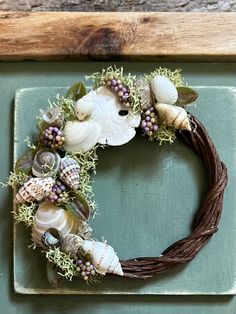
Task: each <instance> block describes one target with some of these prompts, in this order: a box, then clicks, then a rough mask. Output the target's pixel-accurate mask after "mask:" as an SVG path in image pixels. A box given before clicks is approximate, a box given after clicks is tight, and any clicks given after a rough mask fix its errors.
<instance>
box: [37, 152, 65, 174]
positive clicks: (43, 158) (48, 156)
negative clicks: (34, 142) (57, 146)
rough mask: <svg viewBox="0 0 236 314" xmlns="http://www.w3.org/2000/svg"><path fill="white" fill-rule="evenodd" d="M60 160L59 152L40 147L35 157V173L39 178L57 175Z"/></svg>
mask: <svg viewBox="0 0 236 314" xmlns="http://www.w3.org/2000/svg"><path fill="white" fill-rule="evenodd" d="M60 160H61V158H60V156H59V154H58V153H57V152H55V151H52V150H49V149H47V148H44V149H40V150H39V151H38V152H37V153H36V155H35V157H34V161H33V166H32V173H33V175H34V176H36V177H39V178H45V177H51V176H53V175H55V174H56V173H57V172H58V170H59V166H60Z"/></svg>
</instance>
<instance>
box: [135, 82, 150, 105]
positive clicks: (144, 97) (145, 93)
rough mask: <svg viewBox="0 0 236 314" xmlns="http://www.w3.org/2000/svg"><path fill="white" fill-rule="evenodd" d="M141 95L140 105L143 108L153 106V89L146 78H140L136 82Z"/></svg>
mask: <svg viewBox="0 0 236 314" xmlns="http://www.w3.org/2000/svg"><path fill="white" fill-rule="evenodd" d="M136 85H137V88H138V92H139V96H140V105H141V108H142V110H147V109H148V108H150V107H151V106H152V103H151V102H152V98H151V90H150V86H149V84H148V83H147V82H145V80H143V79H140V80H138V81H137V82H136Z"/></svg>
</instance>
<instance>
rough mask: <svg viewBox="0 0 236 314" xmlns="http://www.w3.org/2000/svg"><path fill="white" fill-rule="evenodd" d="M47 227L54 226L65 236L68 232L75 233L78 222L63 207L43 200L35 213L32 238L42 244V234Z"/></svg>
mask: <svg viewBox="0 0 236 314" xmlns="http://www.w3.org/2000/svg"><path fill="white" fill-rule="evenodd" d="M49 228H55V229H57V230H58V231H60V232H61V234H62V236H65V235H66V234H68V233H76V231H77V228H78V223H77V221H76V220H75V219H74V218H73V217H72V216H71V214H70V213H69V212H67V211H66V210H65V209H64V208H62V207H57V206H55V205H54V204H52V203H50V202H49V201H45V202H43V203H41V204H40V205H39V207H38V209H37V211H36V213H35V216H34V224H33V227H32V240H33V241H34V242H35V243H36V244H38V245H40V246H42V242H41V238H42V235H43V234H44V233H45V231H46V230H47V229H49Z"/></svg>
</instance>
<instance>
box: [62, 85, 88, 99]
mask: <svg viewBox="0 0 236 314" xmlns="http://www.w3.org/2000/svg"><path fill="white" fill-rule="evenodd" d="M86 94H87V90H86V87H85V85H84V83H83V82H78V83H75V84H73V85H72V86H71V87H70V88H69V89H68V91H67V93H66V96H65V98H69V99H72V100H74V101H76V100H78V99H80V98H82V97H83V96H85V95H86Z"/></svg>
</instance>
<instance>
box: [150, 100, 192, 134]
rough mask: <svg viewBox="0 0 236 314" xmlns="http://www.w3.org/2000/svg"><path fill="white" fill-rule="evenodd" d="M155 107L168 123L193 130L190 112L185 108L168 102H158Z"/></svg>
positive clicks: (177, 127) (182, 128)
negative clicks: (189, 116)
mask: <svg viewBox="0 0 236 314" xmlns="http://www.w3.org/2000/svg"><path fill="white" fill-rule="evenodd" d="M155 108H156V110H157V111H158V113H159V115H160V116H161V117H162V118H163V120H164V121H165V122H166V124H167V125H169V126H173V127H174V128H176V129H181V130H188V131H191V125H190V122H189V119H188V114H187V112H186V110H185V109H184V108H182V107H178V106H172V105H166V104H156V105H155Z"/></svg>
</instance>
